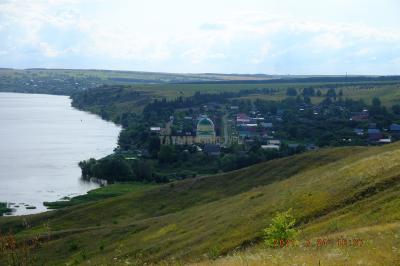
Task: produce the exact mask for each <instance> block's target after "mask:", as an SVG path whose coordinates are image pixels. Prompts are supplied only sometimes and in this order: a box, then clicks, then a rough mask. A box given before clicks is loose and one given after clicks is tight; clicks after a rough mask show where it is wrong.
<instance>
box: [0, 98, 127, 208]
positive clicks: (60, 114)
mask: <svg viewBox="0 0 400 266" xmlns="http://www.w3.org/2000/svg"><path fill="white" fill-rule="evenodd" d="M119 131H120V128H119V127H118V126H116V125H115V124H113V123H110V122H106V121H104V120H102V119H100V118H99V117H98V116H95V115H93V114H89V113H86V112H82V111H79V110H77V109H74V108H73V107H71V100H70V99H69V98H68V97H67V96H53V95H39V94H18V93H0V202H8V203H10V204H11V207H12V208H14V209H15V210H16V211H15V212H14V213H13V214H16V215H20V214H30V213H37V212H42V211H45V210H46V208H45V207H44V206H43V202H44V201H54V200H58V199H61V198H63V197H65V196H68V197H70V196H74V195H78V194H84V193H86V192H87V191H88V190H91V189H94V188H96V187H97V186H98V185H97V184H95V183H92V182H84V181H82V180H81V178H80V176H81V172H80V168H79V167H78V165H77V164H78V162H79V161H81V160H84V159H88V158H90V157H93V158H101V157H104V156H105V155H107V154H110V153H111V152H112V151H113V149H114V148H115V147H116V143H117V138H118V134H119ZM16 206H19V207H16ZM26 206H35V207H36V209H32V210H29V209H26Z"/></svg>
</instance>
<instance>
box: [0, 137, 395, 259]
mask: <svg viewBox="0 0 400 266" xmlns="http://www.w3.org/2000/svg"><path fill="white" fill-rule="evenodd" d="M399 148H400V144H392V145H388V146H384V147H374V148H354V147H352V148H335V149H324V150H320V151H318V152H309V153H305V154H301V155H296V156H293V157H287V158H283V159H279V160H274V161H269V162H266V163H263V164H259V165H255V166H252V167H249V168H245V169H241V170H238V171H235V172H231V173H226V174H221V175H215V176H208V177H203V178H197V179H190V180H184V181H180V182H175V183H172V184H166V185H157V186H144V187H139V188H137V189H132V190H128V191H126V192H124V194H123V195H120V196H115V197H111V198H107V199H102V200H98V201H92V202H86V203H85V201H83V202H82V203H79V202H76V204H75V205H74V206H70V207H67V208H63V209H60V210H57V211H53V212H48V213H43V214H38V215H32V216H28V217H3V218H1V219H0V228H1V231H2V232H6V231H8V230H10V229H11V230H12V232H14V233H16V235H17V237H18V238H21V239H26V238H32V237H34V236H37V237H38V238H39V239H40V240H41V242H42V244H41V245H40V247H38V248H37V249H35V250H33V251H32V252H33V253H34V255H35V256H36V262H37V263H39V264H41V263H44V264H45V265H60V264H62V263H68V265H72V264H74V263H75V264H87V265H99V264H100V265H109V264H113V265H119V264H121V265H122V264H126V263H131V264H139V265H141V264H142V263H144V262H160V261H162V262H163V263H178V262H185V263H187V262H193V263H194V262H201V261H203V262H202V263H205V264H210V263H220V264H222V265H230V262H232V261H235V263H236V262H238V261H239V263H236V264H241V263H240V261H241V258H243V259H244V260H246V259H247V260H249V261H253V260H255V262H254V261H253V265H258V264H257V258H259V260H258V262H260V261H262V260H264V259H265V258H269V257H270V256H271V258H275V257H276V259H274V260H273V261H276V263H279V262H281V263H284V262H285V261H286V260H287V261H289V260H292V261H294V260H298V261H299V262H301V261H303V262H311V261H315V259H322V260H323V261H324V260H327V258H329V256H331V255H329V254H331V253H332V252H333V251H334V250H335V249H337V248H336V247H335V248H333V247H326V248H324V249H318V248H312V249H310V248H308V249H307V248H304V247H301V246H300V247H297V248H294V249H293V250H290V249H282V250H280V249H279V250H275V249H265V248H264V247H262V246H260V245H258V246H257V243H259V239H260V236H261V230H262V229H263V228H264V227H265V226H266V225H268V224H269V221H270V220H271V218H272V217H273V216H274V214H275V212H276V211H283V210H287V209H289V208H293V211H294V214H295V216H296V218H297V221H298V227H299V228H300V229H301V235H300V236H299V241H300V242H301V243H303V242H304V241H305V239H313V238H320V237H322V236H332V235H334V234H337V235H341V236H343V237H351V236H352V235H358V236H359V237H361V238H364V239H365V243H367V244H366V245H364V247H363V248H360V249H356V248H353V249H354V250H353V249H351V250H348V249H343V250H339V251H340V252H339V251H338V252H336V253H335V254H336V255H334V256H335V257H334V259H335V260H334V261H336V262H338V263H339V262H341V261H342V262H343V261H344V259H346V258H348V257H349V256H355V259H357V258H360V259H363V256H370V257H371V259H376V260H377V261H379V260H382V259H385V260H386V261H388V262H389V261H391V262H394V261H395V260H396V259H398V258H399V253H398V250H395V251H393V252H392V251H391V247H392V246H394V247H396V246H397V247H398V234H397V237H395V235H393V234H391V233H390V232H392V231H393V230H394V231H395V230H397V229H398V224H396V222H397V221H399V220H400V197H399V196H400V190H399V187H400V177H399V174H398V173H399V170H400V149H399ZM389 223H390V224H391V225H388V224H389ZM363 228H364V229H363ZM368 228H371V230H369V229H368ZM94 239H96V240H95V241H94ZM250 243H253V244H256V247H254V248H252V249H250V250H249V251H245V252H244V253H243V251H242V253H240V252H239V253H238V254H233V253H234V252H235V251H238V248H240V247H242V248H245V247H247V246H249V244H250ZM383 243H386V244H383ZM389 246H390V250H389V251H390V252H389V251H388V250H387V249H388V248H389ZM367 247H369V248H367ZM332 250H333V251H332ZM371 250H374V252H375V253H376V252H378V253H379V254H380V255H379V256H381V257H382V258H380V257H379V256H377V257H374V255H373V253H371ZM367 252H369V253H368V254H369V255H368V254H367ZM364 253H365V254H364ZM224 254H233V255H231V256H230V257H227V258H223V259H219V260H217V261H208V260H207V258H215V257H218V256H221V255H224ZM252 254H257V256H256V255H254V256H253V255H252ZM285 254H291V255H290V256H289V255H287V256H286V255H285ZM346 254H347V255H346ZM357 254H358V255H357ZM293 256H296V257H293ZM327 256H328V257H327ZM332 256H333V255H332ZM205 259H206V261H204V260H205ZM339 264H340V263H339ZM322 265H325V264H322Z"/></svg>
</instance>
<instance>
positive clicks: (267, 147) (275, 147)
mask: <svg viewBox="0 0 400 266" xmlns="http://www.w3.org/2000/svg"><path fill="white" fill-rule="evenodd" d="M261 149H263V150H279V149H280V146H279V145H276V144H268V145H261Z"/></svg>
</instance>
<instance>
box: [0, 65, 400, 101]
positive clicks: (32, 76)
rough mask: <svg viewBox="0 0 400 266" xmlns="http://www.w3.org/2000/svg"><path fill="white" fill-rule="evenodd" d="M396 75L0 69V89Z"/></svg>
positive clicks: (66, 90)
mask: <svg viewBox="0 0 400 266" xmlns="http://www.w3.org/2000/svg"><path fill="white" fill-rule="evenodd" d="M399 80H400V76H383V77H380V76H313V75H290V76H289V75H267V74H219V73H198V74H196V73H162V72H143V71H117V70H97V69H46V68H31V69H9V68H0V92H24V93H48V94H63V95H71V94H72V93H74V92H77V91H82V90H86V89H90V88H95V87H98V86H101V85H137V84H181V83H189V84H263V83H264V84H272V83H317V82H318V83H321V82H325V83H331V82H341V83H343V82H396V81H397V82H398V81H399Z"/></svg>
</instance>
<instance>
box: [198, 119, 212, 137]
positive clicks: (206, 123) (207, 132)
mask: <svg viewBox="0 0 400 266" xmlns="http://www.w3.org/2000/svg"><path fill="white" fill-rule="evenodd" d="M196 134H197V136H205V137H208V136H209V137H214V136H215V128H214V123H213V121H211V119H209V118H207V117H205V116H203V117H201V118H200V120H199V122H198V123H197V133H196Z"/></svg>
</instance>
